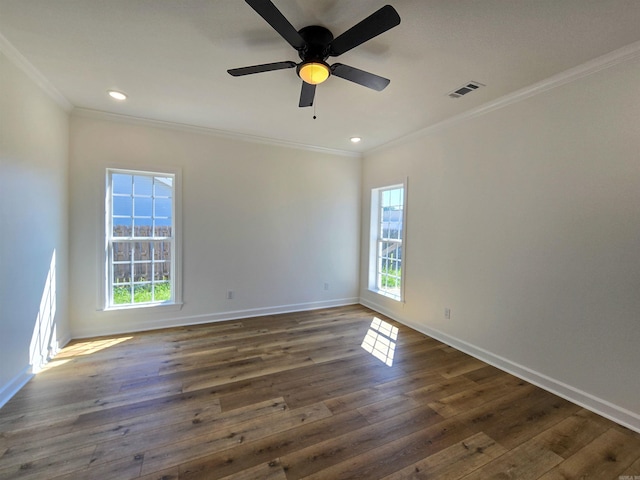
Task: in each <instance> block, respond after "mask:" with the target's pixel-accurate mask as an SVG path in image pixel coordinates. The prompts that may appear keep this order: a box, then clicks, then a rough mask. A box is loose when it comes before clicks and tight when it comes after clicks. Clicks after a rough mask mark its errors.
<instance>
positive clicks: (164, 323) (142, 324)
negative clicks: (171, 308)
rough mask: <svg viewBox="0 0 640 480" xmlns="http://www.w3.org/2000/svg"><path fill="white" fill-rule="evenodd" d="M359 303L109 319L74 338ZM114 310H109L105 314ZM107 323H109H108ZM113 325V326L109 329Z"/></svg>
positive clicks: (329, 302) (333, 302)
mask: <svg viewBox="0 0 640 480" xmlns="http://www.w3.org/2000/svg"><path fill="white" fill-rule="evenodd" d="M358 303H359V299H358V298H357V297H353V298H340V299H336V300H326V301H320V302H307V303H296V304H291V305H277V306H273V307H264V308H250V309H246V310H232V311H228V312H219V313H206V314H202V315H191V316H186V317H177V318H176V317H171V318H165V319H154V320H149V321H139V322H136V323H135V324H129V325H127V326H126V327H124V328H122V327H121V328H119V327H113V326H112V325H109V322H102V325H96V326H95V327H96V328H80V329H76V330H74V331H73V332H72V333H73V335H72V336H73V338H74V339H77V338H89V337H99V336H103V335H121V334H124V333H131V332H143V331H147V330H157V329H160V328H169V327H183V326H188V325H199V324H203V323H216V322H224V321H227V320H238V319H246V318H253V317H263V316H266V315H277V314H281V313H292V312H306V311H310V310H318V309H321V308H332V307H342V306H345V305H356V304H358ZM111 312H113V310H109V311H105V315H109V313H111ZM105 324H107V325H106V326H105ZM109 327H111V328H109Z"/></svg>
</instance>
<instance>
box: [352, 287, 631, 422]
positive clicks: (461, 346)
mask: <svg viewBox="0 0 640 480" xmlns="http://www.w3.org/2000/svg"><path fill="white" fill-rule="evenodd" d="M360 303H361V304H362V305H364V306H365V307H368V308H370V309H372V310H375V311H376V312H379V313H381V314H383V315H386V316H387V317H389V318H392V319H394V320H396V321H398V322H400V323H402V324H404V325H406V326H408V327H410V328H412V329H414V330H416V331H418V332H420V333H423V334H425V335H427V336H429V337H432V338H435V339H436V340H439V341H441V342H443V343H446V344H447V345H450V346H452V347H453V348H455V349H457V350H460V351H461V352H464V353H466V354H468V355H471V356H472V357H475V358H477V359H479V360H482V361H483V362H486V363H488V364H489V365H493V366H494V367H496V368H499V369H500V370H503V371H505V372H507V373H510V374H512V375H515V376H516V377H518V378H521V379H523V380H525V381H527V382H529V383H532V384H533V385H536V386H538V387H540V388H542V389H544V390H546V391H548V392H551V393H553V394H555V395H558V396H559V397H562V398H564V399H565V400H569V401H570V402H573V403H575V404H576V405H579V406H581V407H584V408H586V409H588V410H591V411H592V412H595V413H597V414H598V415H602V416H603V417H605V418H608V419H609V420H612V421H614V422H616V423H619V424H620V425H623V426H625V427H627V428H629V429H631V430H634V431H636V432H638V433H640V414H638V413H635V412H632V411H630V410H627V409H626V408H623V407H620V406H619V405H615V404H613V403H611V402H609V401H608V400H604V399H602V398H598V397H596V396H595V395H592V394H590V393H588V392H585V391H583V390H580V389H578V388H575V387H573V386H571V385H568V384H566V383H564V382H561V381H560V380H556V379H554V378H552V377H549V376H547V375H545V374H543V373H540V372H536V371H535V370H532V369H530V368H528V367H525V366H524V365H520V364H518V363H516V362H513V361H511V360H509V359H507V358H504V357H501V356H499V355H496V354H494V353H491V352H489V351H487V350H485V349H483V348H480V347H477V346H475V345H472V344H470V343H467V342H465V341H463V340H460V339H458V338H456V337H452V336H451V335H448V334H446V333H443V332H441V331H439V330H436V329H433V328H429V327H425V326H424V325H418V324H416V323H414V322H410V321H407V320H406V319H401V318H398V316H397V315H396V314H394V313H393V312H392V311H390V310H389V309H387V308H385V307H383V306H382V305H379V304H377V303H375V302H372V301H370V300H367V299H365V298H360Z"/></svg>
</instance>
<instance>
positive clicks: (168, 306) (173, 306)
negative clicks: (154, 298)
mask: <svg viewBox="0 0 640 480" xmlns="http://www.w3.org/2000/svg"><path fill="white" fill-rule="evenodd" d="M182 305H183V303H182V302H172V303H141V304H138V305H122V306H112V307H105V308H103V309H101V311H103V312H118V311H122V310H138V309H141V308H157V307H160V308H162V309H163V310H167V311H178V310H182Z"/></svg>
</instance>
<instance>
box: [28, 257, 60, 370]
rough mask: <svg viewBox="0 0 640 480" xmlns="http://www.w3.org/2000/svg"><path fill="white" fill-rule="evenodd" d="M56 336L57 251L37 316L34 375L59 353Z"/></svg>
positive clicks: (31, 356) (31, 362) (31, 361)
mask: <svg viewBox="0 0 640 480" xmlns="http://www.w3.org/2000/svg"><path fill="white" fill-rule="evenodd" d="M58 349H59V345H58V340H57V335H56V251H55V250H53V254H52V255H51V263H50V264H49V271H48V272H47V277H46V279H45V283H44V289H43V291H42V298H41V299H40V309H39V311H38V313H37V315H36V321H35V325H34V327H33V334H32V336H31V343H30V345H29V365H30V367H31V372H32V373H38V372H39V371H40V370H41V369H42V367H43V366H44V365H46V364H47V362H48V361H49V360H51V359H52V358H53V357H54V356H55V355H56V354H57V353H58Z"/></svg>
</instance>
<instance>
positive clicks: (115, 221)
mask: <svg viewBox="0 0 640 480" xmlns="http://www.w3.org/2000/svg"><path fill="white" fill-rule="evenodd" d="M106 198H107V202H106V203H107V205H106V207H107V208H106V212H107V215H106V256H107V262H106V263H107V268H106V270H107V275H106V277H107V281H106V307H107V308H115V307H131V306H142V305H157V304H167V303H171V304H172V303H177V295H176V292H177V288H176V284H177V282H176V279H177V275H176V261H175V259H176V223H175V220H176V218H175V212H176V175H175V174H168V173H153V172H138V171H128V170H111V169H109V170H107V196H106Z"/></svg>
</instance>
